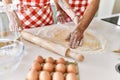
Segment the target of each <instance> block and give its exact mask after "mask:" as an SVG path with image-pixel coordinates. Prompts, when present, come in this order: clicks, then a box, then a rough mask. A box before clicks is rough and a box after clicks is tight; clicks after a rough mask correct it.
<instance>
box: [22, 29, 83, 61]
mask: <svg viewBox="0 0 120 80" xmlns="http://www.w3.org/2000/svg"><path fill="white" fill-rule="evenodd" d="M21 35H22V37H23V38H24V39H25V40H28V41H30V42H33V43H35V44H37V45H39V46H41V47H43V48H46V49H48V50H50V51H53V52H55V53H57V54H59V55H62V56H67V57H71V58H73V59H75V60H78V61H83V59H84V56H83V55H81V54H77V53H73V52H71V51H70V49H69V48H65V47H63V46H62V45H59V44H56V43H53V42H51V41H49V40H46V39H43V38H40V37H38V36H35V35H33V34H31V33H29V32H25V31H22V32H21Z"/></svg>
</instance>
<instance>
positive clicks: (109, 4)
mask: <svg viewBox="0 0 120 80" xmlns="http://www.w3.org/2000/svg"><path fill="white" fill-rule="evenodd" d="M13 2H14V4H16V3H17V2H18V0H13ZM119 3H120V0H100V6H99V10H98V12H97V13H96V16H95V17H104V16H109V15H112V14H118V13H120V5H119ZM51 4H52V9H53V12H54V15H53V17H54V20H55V23H56V18H55V16H56V10H55V6H54V1H53V0H51ZM0 5H2V0H0ZM0 14H1V13H0ZM0 18H2V17H1V16H0Z"/></svg>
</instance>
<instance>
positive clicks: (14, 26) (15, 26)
mask: <svg viewBox="0 0 120 80" xmlns="http://www.w3.org/2000/svg"><path fill="white" fill-rule="evenodd" d="M7 15H8V18H9V28H10V30H11V31H21V30H23V27H22V23H21V21H20V20H19V18H18V16H17V14H16V12H15V11H11V12H8V13H7Z"/></svg>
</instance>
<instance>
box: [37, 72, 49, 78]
mask: <svg viewBox="0 0 120 80" xmlns="http://www.w3.org/2000/svg"><path fill="white" fill-rule="evenodd" d="M39 80H51V75H50V73H49V72H48V71H41V72H40V75H39Z"/></svg>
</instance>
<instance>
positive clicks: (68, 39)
mask: <svg viewBox="0 0 120 80" xmlns="http://www.w3.org/2000/svg"><path fill="white" fill-rule="evenodd" d="M70 37H71V33H70V34H69V35H68V36H67V38H66V39H65V40H66V41H70Z"/></svg>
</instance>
